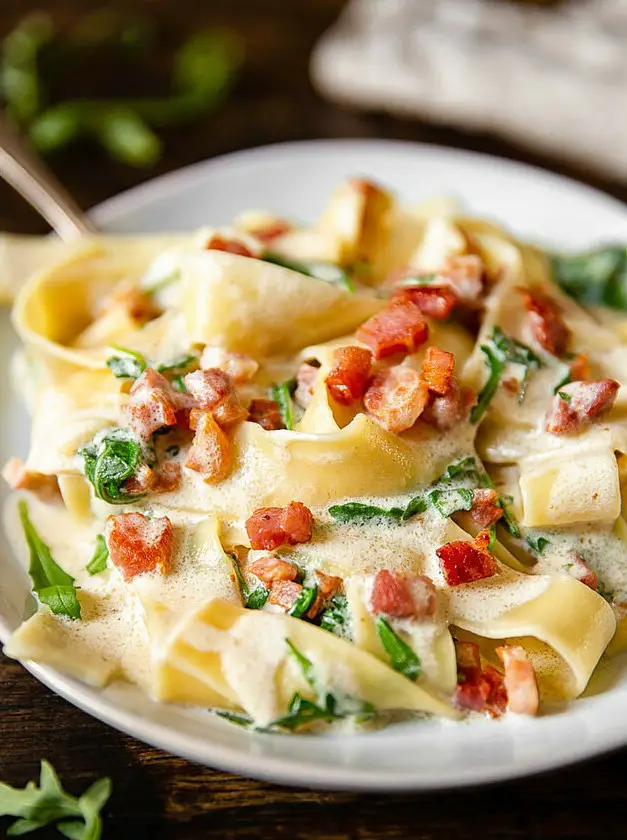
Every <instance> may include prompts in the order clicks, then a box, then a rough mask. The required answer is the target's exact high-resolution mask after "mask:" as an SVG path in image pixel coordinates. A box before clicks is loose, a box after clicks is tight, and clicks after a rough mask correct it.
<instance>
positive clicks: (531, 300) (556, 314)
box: [519, 288, 570, 356]
mask: <svg viewBox="0 0 627 840" xmlns="http://www.w3.org/2000/svg"><path fill="white" fill-rule="evenodd" d="M519 291H520V293H521V294H522V297H523V302H524V305H525V308H526V309H527V320H528V324H529V328H530V330H531V334H532V335H533V337H534V339H535V340H536V341H537V342H538V344H539V345H540V347H542V348H543V349H544V350H546V351H547V353H551V355H553V356H561V355H562V354H563V353H564V352H565V350H566V346H567V344H568V340H569V338H570V330H569V328H568V327H567V326H566V324H565V323H564V319H563V318H562V311H561V309H560V307H559V306H558V305H557V303H556V302H555V301H554V300H553V299H552V298H551V297H549V295H547V294H545V293H544V292H542V291H540V290H538V289H533V290H532V289H525V288H520V289H519Z"/></svg>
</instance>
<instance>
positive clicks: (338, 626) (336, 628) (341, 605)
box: [320, 595, 350, 637]
mask: <svg viewBox="0 0 627 840" xmlns="http://www.w3.org/2000/svg"><path fill="white" fill-rule="evenodd" d="M349 622H350V617H349V614H348V601H347V599H346V598H345V597H344V596H343V595H336V596H335V598H332V599H331V601H330V602H329V606H328V607H327V608H326V609H325V610H324V611H323V613H322V615H321V616H320V627H321V628H322V629H323V630H328V631H329V633H335V635H336V636H343V637H346V636H348V630H349Z"/></svg>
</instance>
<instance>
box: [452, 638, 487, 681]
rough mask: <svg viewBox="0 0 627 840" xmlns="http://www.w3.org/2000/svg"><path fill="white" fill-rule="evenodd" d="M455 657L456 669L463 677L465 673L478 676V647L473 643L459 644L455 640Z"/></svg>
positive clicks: (479, 665) (479, 669) (479, 667)
mask: <svg viewBox="0 0 627 840" xmlns="http://www.w3.org/2000/svg"><path fill="white" fill-rule="evenodd" d="M455 657H456V659H457V669H458V671H459V672H460V673H461V674H462V675H463V676H464V677H466V676H467V672H468V671H470V672H474V673H475V674H478V673H479V672H480V671H481V653H480V651H479V645H476V644H475V643H474V642H460V641H458V640H457V639H456V640H455Z"/></svg>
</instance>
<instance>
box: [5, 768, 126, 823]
mask: <svg viewBox="0 0 627 840" xmlns="http://www.w3.org/2000/svg"><path fill="white" fill-rule="evenodd" d="M110 796H111V780H110V779H106V778H105V779H100V780H99V781H97V782H95V783H94V784H93V785H92V786H91V787H90V788H89V790H87V791H86V792H85V793H84V794H83V795H82V796H81V797H79V798H77V797H75V796H71V795H70V794H69V793H66V792H65V791H64V790H63V787H62V786H61V782H60V781H59V777H58V776H57V774H56V773H55V771H54V769H53V767H52V766H51V765H50V764H49V763H48V762H47V761H45V760H42V762H41V771H40V776H39V786H37V784H36V783H35V782H34V781H33V782H29V783H28V784H27V785H26V787H25V788H23V789H19V788H14V787H11V786H10V785H6V784H3V783H0V817H8V816H11V817H19V819H18V820H17V821H16V822H14V823H13V824H12V825H11V826H9V829H8V831H7V836H9V837H17V836H18V835H23V834H27V833H28V832H30V831H35V830H36V829H38V828H43V827H44V826H47V825H51V824H53V823H56V824H57V828H58V830H59V831H60V832H61V833H62V834H64V835H65V836H66V837H69V838H71V839H72V840H73V838H80V840H100V838H101V837H102V819H101V817H100V812H101V811H102V809H103V807H104V805H105V804H106V802H107V800H108V799H109V797H110ZM68 820H69V822H68ZM81 822H82V824H81Z"/></svg>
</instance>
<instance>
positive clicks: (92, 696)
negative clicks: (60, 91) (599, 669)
mask: <svg viewBox="0 0 627 840" xmlns="http://www.w3.org/2000/svg"><path fill="white" fill-rule="evenodd" d="M350 146H359V147H360V148H361V149H363V150H365V151H368V150H373V151H374V150H375V149H377V150H381V149H382V148H385V149H386V150H389V151H390V153H391V154H394V153H395V152H396V151H399V150H402V151H403V152H404V153H407V152H412V153H414V154H416V155H422V156H424V157H430V156H432V157H435V158H438V159H440V160H441V159H442V158H444V159H446V158H450V159H453V158H454V159H455V160H457V161H459V160H462V162H464V161H465V162H466V163H468V164H475V165H480V166H482V167H486V166H487V167H491V168H494V167H497V168H499V169H500V170H501V171H504V172H507V171H509V172H512V173H518V174H523V173H527V174H529V175H530V177H532V178H534V179H535V178H542V179H543V180H544V181H545V182H548V183H551V182H552V183H554V184H555V185H556V186H561V187H565V188H569V189H573V188H574V189H576V190H577V191H578V192H579V194H580V195H581V196H582V197H584V198H589V199H590V200H591V201H594V202H596V203H597V205H598V203H599V202H600V201H601V202H603V203H604V204H605V205H606V206H607V207H608V209H613V210H614V211H617V212H620V213H621V214H622V215H623V216H625V220H626V221H627V204H625V203H624V202H622V201H620V200H619V199H617V198H615V197H613V196H611V195H609V194H608V193H605V192H603V191H602V190H600V189H597V188H595V187H592V186H590V185H588V184H584V183H581V182H579V181H577V180H576V179H574V178H571V177H568V176H565V175H561V174H558V173H555V172H552V171H550V170H545V169H543V168H542V167H541V166H537V165H531V164H526V163H522V162H520V161H513V160H510V159H508V158H504V157H498V156H494V155H490V154H485V153H480V152H474V151H471V150H467V149H457V148H454V147H448V146H441V145H435V144H425V143H418V142H413V141H405V140H386V139H377V138H366V139H364V138H355V139H351V138H339V139H319V140H300V141H290V142H286V143H282V142H277V143H271V144H266V145H263V146H257V147H252V148H248V149H242V150H238V151H235V152H230V153H227V154H223V155H219V156H217V157H214V158H209V159H208V160H203V161H198V162H196V163H193V164H191V165H189V166H185V167H181V168H179V169H176V170H174V171H171V172H168V173H165V174H163V175H160V176H158V177H156V178H152V179H149V180H148V181H146V182H144V183H142V184H139V185H137V186H135V187H132V188H130V189H128V190H125V191H123V192H122V193H119V194H117V195H115V196H113V197H112V198H109V199H107V200H105V201H103V202H101V203H99V204H97V205H95V206H94V207H92V208H91V209H90V210H89V211H88V216H89V217H90V218H92V219H93V220H94V221H95V222H96V223H97V224H98V225H103V226H106V225H109V224H112V223H114V222H115V221H116V220H117V219H119V218H120V217H121V216H124V215H125V214H129V213H132V212H135V211H140V212H141V209H142V207H143V206H144V205H145V204H146V202H148V201H150V200H151V199H154V198H156V197H163V196H164V195H167V194H172V195H176V194H178V193H184V192H185V190H186V188H187V186H188V185H190V184H193V183H195V182H196V181H197V180H198V176H199V175H201V176H205V175H210V174H211V172H212V171H213V170H219V169H223V168H224V167H225V166H226V167H228V166H229V165H232V164H233V165H237V164H239V163H241V162H243V163H246V162H247V161H249V160H253V159H255V160H257V161H259V159H261V160H263V159H265V158H275V157H276V156H277V155H280V154H282V153H285V154H287V155H290V156H293V155H295V154H296V155H304V156H306V155H307V154H308V153H309V152H310V151H312V150H315V151H319V150H320V149H321V148H327V149H329V152H330V154H332V153H333V152H334V150H339V149H344V148H347V147H350ZM130 230H132V227H131V228H130ZM127 232H130V231H123V232H122V233H123V234H124V233H127ZM7 629H8V626H7V624H6V623H5V621H4V619H3V617H2V616H0V639H2V640H3V641H4V637H5V636H6V631H7ZM22 664H23V666H24V667H25V668H26V669H27V670H28V671H29V672H30V673H31V674H32V675H33V676H34V677H35V678H36V679H38V680H39V681H40V682H42V683H43V684H44V685H46V686H47V687H48V688H50V689H51V690H52V691H53V692H54V693H55V694H58V695H60V696H61V697H63V698H64V699H65V700H67V701H68V702H70V703H71V704H72V705H74V706H76V707H78V708H79V709H81V710H82V711H84V712H86V713H87V714H89V715H91V716H92V717H95V718H96V719H98V720H100V721H102V722H104V723H106V724H107V725H110V726H112V727H114V728H115V729H118V730H120V731H122V732H124V733H126V734H127V735H130V736H132V737H134V738H137V739H138V740H141V741H143V742H145V743H148V744H151V745H152V746H154V747H157V748H159V749H163V750H165V751H167V752H170V753H171V754H173V755H179V756H182V757H183V758H186V759H188V760H190V761H194V762H197V763H199V764H202V765H204V766H209V767H212V768H219V769H222V770H226V771H229V772H232V773H236V774H239V775H242V776H245V777H248V778H256V779H263V780H265V781H269V782H273V783H278V784H283V785H287V786H289V787H309V788H316V789H322V790H338V791H339V790H346V791H354V792H365V791H371V792H379V793H395V792H409V791H412V792H415V793H420V792H425V793H426V792H430V791H436V790H452V789H456V788H465V787H473V786H478V785H488V784H496V783H500V782H506V781H511V780H514V779H518V778H523V777H527V776H531V775H536V774H540V773H545V772H548V771H550V770H555V769H558V768H565V767H568V766H571V765H573V764H576V763H580V762H582V761H585V760H588V759H591V758H594V757H596V756H599V755H601V754H603V753H607V752H609V751H612V750H613V749H619V748H620V747H623V746H625V745H626V744H627V725H626V726H625V729H624V731H623V732H622V733H619V732H616V731H615V730H614V732H611V731H610V730H606V731H605V732H602V733H597V738H598V740H597V741H596V742H595V743H594V744H593V743H590V742H587V741H582V742H581V743H577V744H574V745H573V752H572V754H571V755H570V756H569V757H568V758H567V759H565V758H564V756H563V755H559V757H558V756H557V755H556V754H555V755H554V754H553V753H552V752H551V751H546V753H545V754H544V755H542V756H539V755H536V756H535V757H534V759H533V760H529V759H528V758H526V759H525V760H524V761H522V762H520V764H518V763H514V762H512V763H511V764H510V765H508V766H507V767H506V768H497V767H494V768H492V769H490V768H489V767H485V766H483V765H480V766H478V767H473V768H472V773H458V774H456V775H455V776H450V777H447V778H446V779H445V778H444V776H445V773H444V772H443V771H442V770H439V771H438V773H437V775H435V776H434V777H433V778H429V777H424V776H422V775H421V776H420V777H418V776H416V777H414V776H409V775H408V774H407V773H406V772H405V771H399V773H400V775H399V774H395V773H394V772H388V774H387V775H386V774H385V772H384V771H380V772H379V774H378V775H373V774H372V773H371V772H370V771H367V770H366V771H363V772H362V771H359V770H356V769H354V768H344V767H343V766H342V765H341V764H340V763H338V764H337V765H335V766H324V767H322V766H319V765H316V764H310V765H308V764H307V763H306V762H303V761H302V760H300V759H293V760H292V759H290V760H286V759H285V758H284V757H280V756H273V755H267V754H266V755H263V754H262V753H260V752H258V753H256V754H252V755H251V754H250V753H248V752H246V751H244V750H241V749H240V748H238V747H237V746H224V745H221V744H215V743H213V744H211V745H210V746H208V745H207V744H206V742H203V743H202V744H200V745H199V746H198V747H196V748H195V743H196V742H195V741H194V738H193V736H192V735H190V734H189V733H185V732H181V731H180V730H178V729H175V728H172V727H169V726H167V725H164V724H162V723H159V722H158V721H152V720H150V719H147V718H145V717H142V716H141V715H140V714H139V713H138V712H135V711H133V710H130V709H126V708H124V707H121V706H119V705H117V704H116V703H115V701H114V700H112V699H111V698H108V697H106V696H105V695H104V694H103V692H102V690H99V689H95V688H93V687H91V686H89V685H87V684H84V683H81V682H80V681H78V680H76V679H74V678H72V677H70V676H69V675H65V674H63V673H61V672H59V671H56V670H55V669H53V668H51V667H49V666H46V665H38V664H36V663H33V662H27V663H22ZM610 691H611V689H610ZM150 702H154V701H150ZM538 720H539V721H542V720H543V718H539V719H538ZM544 720H545V721H547V720H549V718H548V717H547V718H544ZM496 725H498V724H496ZM547 725H548V724H547ZM251 737H268V736H255V735H251ZM270 737H287V736H283V735H277V736H270ZM556 752H557V751H556Z"/></svg>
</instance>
